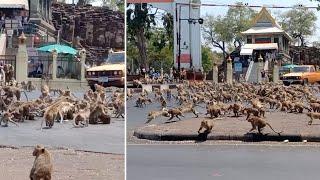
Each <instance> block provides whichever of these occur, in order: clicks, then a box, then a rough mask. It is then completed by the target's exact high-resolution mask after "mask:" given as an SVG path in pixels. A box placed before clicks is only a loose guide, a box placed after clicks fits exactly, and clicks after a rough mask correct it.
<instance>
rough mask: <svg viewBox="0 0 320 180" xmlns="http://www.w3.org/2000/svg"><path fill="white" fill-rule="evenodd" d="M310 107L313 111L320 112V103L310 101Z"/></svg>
mask: <svg viewBox="0 0 320 180" xmlns="http://www.w3.org/2000/svg"><path fill="white" fill-rule="evenodd" d="M310 107H311V109H312V110H313V112H320V104H319V103H310Z"/></svg>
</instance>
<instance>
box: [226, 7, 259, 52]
mask: <svg viewBox="0 0 320 180" xmlns="http://www.w3.org/2000/svg"><path fill="white" fill-rule="evenodd" d="M255 16H256V12H255V11H254V10H253V9H252V8H250V7H244V6H243V3H241V2H238V3H236V6H231V7H230V8H229V9H228V12H227V15H226V16H225V18H224V20H225V22H226V24H228V28H230V31H231V36H232V40H233V44H234V48H240V47H241V45H242V43H243V37H242V35H241V32H243V31H246V30H248V29H249V28H250V27H251V25H252V19H253V18H254V17H255Z"/></svg>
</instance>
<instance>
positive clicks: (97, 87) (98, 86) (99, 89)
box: [94, 84, 106, 93]
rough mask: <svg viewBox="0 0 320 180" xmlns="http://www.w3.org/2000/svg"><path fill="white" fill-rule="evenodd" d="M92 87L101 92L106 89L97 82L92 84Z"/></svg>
mask: <svg viewBox="0 0 320 180" xmlns="http://www.w3.org/2000/svg"><path fill="white" fill-rule="evenodd" d="M94 87H95V90H96V91H97V92H98V93H102V92H105V91H106V89H105V88H104V87H103V86H101V85H99V84H94Z"/></svg>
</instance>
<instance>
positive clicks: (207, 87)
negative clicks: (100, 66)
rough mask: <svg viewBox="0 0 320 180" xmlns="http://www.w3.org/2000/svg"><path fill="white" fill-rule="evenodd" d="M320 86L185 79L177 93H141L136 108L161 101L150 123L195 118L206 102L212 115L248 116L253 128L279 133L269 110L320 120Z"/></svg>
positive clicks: (150, 115)
mask: <svg viewBox="0 0 320 180" xmlns="http://www.w3.org/2000/svg"><path fill="white" fill-rule="evenodd" d="M319 90H320V88H317V87H315V86H300V85H291V86H283V85H280V84H274V83H262V84H257V85H254V84H250V83H236V84H233V85H230V84H212V83H211V82H184V83H183V84H179V85H177V89H176V91H177V93H176V95H174V94H172V92H171V91H172V90H170V89H165V90H161V91H160V90H159V89H155V91H154V97H152V96H151V95H149V94H150V93H149V92H147V91H143V92H142V93H140V94H139V96H138V97H137V100H136V107H139V108H142V107H145V106H147V105H148V104H150V103H152V102H159V103H160V107H161V109H160V110H153V111H150V112H149V113H148V116H147V119H148V120H147V122H146V123H149V122H150V121H152V120H153V119H155V118H157V117H160V116H165V117H170V118H169V120H171V119H173V118H174V117H176V118H178V119H179V120H180V117H184V115H183V114H184V113H188V112H192V113H193V114H194V115H195V116H196V117H198V116H199V112H197V111H196V108H199V107H201V105H202V104H205V105H206V107H205V109H206V114H205V115H210V117H211V118H219V117H221V116H224V115H226V114H229V113H230V112H232V113H233V114H234V116H235V117H239V116H240V114H243V115H246V120H247V121H248V122H250V123H251V126H252V128H251V129H250V132H251V131H254V130H258V133H260V134H262V132H261V130H262V129H263V128H264V127H265V126H269V127H270V128H271V130H272V131H274V132H275V133H277V134H279V135H280V133H281V132H276V131H275V130H274V129H273V128H272V127H271V125H270V124H269V123H268V122H267V121H266V120H265V112H266V110H267V109H270V110H272V111H276V110H279V111H283V112H286V113H305V114H306V115H307V116H308V117H309V118H310V120H309V122H308V124H309V125H312V122H313V120H314V119H320V99H318V98H317V97H316V95H315V94H316V93H319ZM133 97H134V93H133V91H132V90H130V89H129V90H128V92H127V98H128V99H131V98H133ZM165 97H166V98H165ZM171 97H172V98H174V99H175V101H176V102H177V104H178V107H172V108H168V107H167V101H170V99H171ZM203 128H204V129H205V132H208V133H210V132H211V130H212V128H213V124H212V122H211V121H210V120H203V121H202V122H201V126H200V129H199V131H198V132H199V133H200V131H201V130H202V129H203Z"/></svg>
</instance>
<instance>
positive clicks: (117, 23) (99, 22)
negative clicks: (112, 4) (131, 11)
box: [52, 3, 125, 61]
mask: <svg viewBox="0 0 320 180" xmlns="http://www.w3.org/2000/svg"><path fill="white" fill-rule="evenodd" d="M52 17H53V20H52V23H53V24H54V26H55V28H56V29H58V30H60V32H61V37H62V38H63V39H64V40H66V41H68V42H70V43H73V45H75V46H76V47H78V48H81V47H84V48H86V49H87V51H88V53H87V55H88V59H91V60H92V61H99V60H101V59H102V57H105V56H106V55H107V54H108V51H109V49H110V48H113V49H124V28H125V27H124V14H123V13H122V12H118V11H112V10H110V9H108V8H107V7H93V6H91V5H86V6H75V5H71V4H62V3H54V4H53V5H52Z"/></svg>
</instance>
